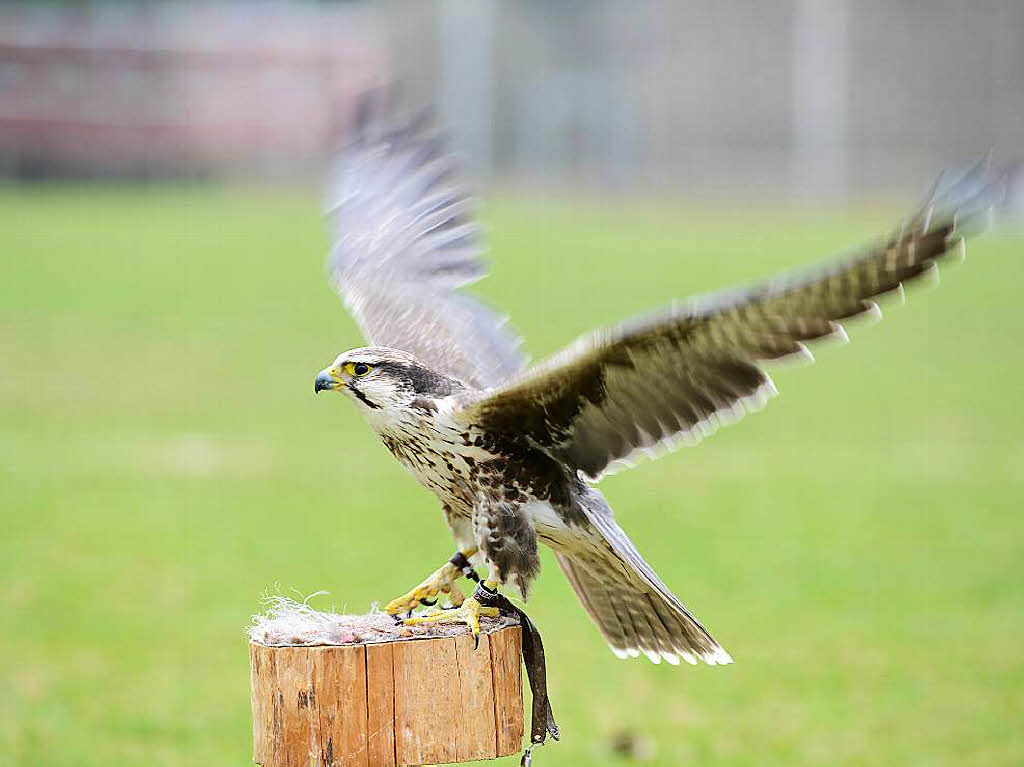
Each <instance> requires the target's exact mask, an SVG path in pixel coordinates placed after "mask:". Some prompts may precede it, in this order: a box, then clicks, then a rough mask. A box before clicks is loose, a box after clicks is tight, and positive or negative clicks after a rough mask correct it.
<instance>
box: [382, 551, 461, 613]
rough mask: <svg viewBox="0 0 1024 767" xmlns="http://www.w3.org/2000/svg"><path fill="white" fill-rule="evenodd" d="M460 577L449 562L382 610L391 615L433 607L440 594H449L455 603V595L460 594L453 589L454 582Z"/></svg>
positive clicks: (457, 570) (458, 572)
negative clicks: (421, 606) (423, 606)
mask: <svg viewBox="0 0 1024 767" xmlns="http://www.w3.org/2000/svg"><path fill="white" fill-rule="evenodd" d="M461 577H462V572H461V571H460V570H459V569H458V568H457V567H455V566H454V565H453V564H451V563H450V562H449V563H447V564H445V565H443V566H442V567H440V568H438V569H437V570H435V571H434V572H433V573H431V574H430V575H429V576H427V578H426V579H424V581H423V582H422V583H420V584H419V585H418V586H416V587H415V588H414V589H412V591H410V592H408V593H406V594H403V595H402V596H400V597H398V598H397V599H392V600H391V601H390V602H389V603H388V604H387V606H386V607H385V608H384V612H387V613H390V614H391V615H400V614H401V613H405V612H409V611H412V610H415V609H416V608H417V607H419V606H420V605H426V606H428V607H433V606H434V605H436V604H437V599H438V597H439V596H440V595H441V594H451V595H452V602H453V603H456V597H455V594H459V596H460V597H461V592H459V590H458V589H457V588H456V587H455V581H456V580H457V579H458V578H461Z"/></svg>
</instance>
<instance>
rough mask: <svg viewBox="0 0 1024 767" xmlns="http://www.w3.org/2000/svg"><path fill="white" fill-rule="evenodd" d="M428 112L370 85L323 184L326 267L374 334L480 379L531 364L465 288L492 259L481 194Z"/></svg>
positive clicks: (442, 367) (382, 342) (487, 382)
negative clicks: (390, 101) (399, 113)
mask: <svg viewBox="0 0 1024 767" xmlns="http://www.w3.org/2000/svg"><path fill="white" fill-rule="evenodd" d="M429 123H430V119H429V115H428V114H427V113H421V114H419V115H415V116H412V117H409V118H406V119H399V118H396V117H395V116H394V115H393V114H391V113H390V111H389V109H388V108H387V106H386V104H384V103H383V97H382V96H379V95H371V96H367V97H365V98H364V99H363V101H362V103H361V105H360V107H359V110H358V112H357V116H356V121H355V126H354V130H353V131H352V134H351V135H350V137H349V139H348V141H347V142H346V144H345V145H344V146H343V147H342V149H341V151H340V152H339V153H338V156H337V159H336V161H335V163H334V167H333V168H332V171H331V173H330V178H329V182H328V186H327V192H326V200H325V207H326V215H327V220H328V224H329V229H330V232H331V237H332V244H331V251H330V256H329V257H328V270H329V272H330V275H331V280H332V282H333V284H334V286H335V287H336V288H337V290H338V291H339V292H340V293H341V294H342V296H343V297H344V299H345V303H346V304H347V305H348V307H349V310H350V311H351V312H352V314H353V316H354V317H355V319H356V321H357V322H358V323H359V325H360V326H361V328H362V330H363V332H364V334H365V335H366V337H367V339H368V340H369V341H370V342H371V343H372V344H374V345H377V346H387V347H392V348H395V349H402V350H404V351H407V352H410V353H412V354H414V355H415V356H416V357H417V358H418V359H419V360H421V361H422V362H424V363H426V364H427V365H429V366H430V367H432V368H433V369H435V370H438V371H440V372H443V373H446V374H448V375H451V376H454V377H455V378H458V379H459V380H461V381H464V382H465V383H467V384H470V385H471V386H478V387H484V386H491V385H494V384H496V383H499V382H500V381H503V380H505V379H507V378H508V377H509V376H511V375H512V374H514V373H516V372H518V371H519V369H520V368H521V367H522V363H523V358H522V355H521V354H520V352H519V340H518V339H517V338H516V337H515V336H514V335H513V334H512V333H510V332H509V330H508V329H507V327H506V323H505V320H504V319H503V318H501V317H499V316H498V315H497V314H495V313H494V312H493V311H491V310H490V309H489V308H488V307H486V306H484V305H483V304H482V303H480V302H479V301H478V300H476V299H475V298H473V297H471V296H467V295H464V294H462V293H458V292H457V289H458V288H460V287H462V286H463V285H466V284H468V283H471V282H474V281H476V280H479V279H480V278H481V277H483V276H484V275H485V274H486V273H487V271H486V267H485V265H484V263H483V260H482V259H481V256H482V254H483V250H484V248H483V243H482V232H481V229H480V227H479V225H478V224H477V223H476V221H475V220H474V218H473V201H472V199H471V198H470V196H469V194H468V192H467V190H466V189H465V187H464V185H463V184H462V183H461V181H460V180H459V178H458V175H459V174H458V172H457V171H458V169H457V166H456V163H455V161H454V159H453V158H452V157H451V156H450V155H449V154H447V153H446V152H445V151H444V142H443V141H442V139H441V138H440V137H438V136H437V135H435V134H433V133H431V132H430V130H429V128H430V125H429Z"/></svg>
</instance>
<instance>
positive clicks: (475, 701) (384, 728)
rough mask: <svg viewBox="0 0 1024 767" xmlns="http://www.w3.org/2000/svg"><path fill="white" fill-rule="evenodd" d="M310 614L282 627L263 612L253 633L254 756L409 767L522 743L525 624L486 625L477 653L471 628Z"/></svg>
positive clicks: (280, 765)
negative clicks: (468, 631)
mask: <svg viewBox="0 0 1024 767" xmlns="http://www.w3.org/2000/svg"><path fill="white" fill-rule="evenodd" d="M293 604H294V603H293ZM310 615H315V616H317V617H316V619H315V620H313V622H312V623H307V624H306V625H303V624H302V620H298V621H296V616H294V615H293V616H291V620H290V621H285V625H278V626H274V625H273V624H274V617H273V616H271V617H268V618H264V619H259V618H258V619H257V624H256V625H255V626H253V628H252V629H251V630H250V643H249V662H250V674H251V681H252V715H253V761H254V762H256V763H258V764H260V765H262V766H263V767H312V766H313V765H319V767H349V766H352V767H356V766H357V765H358V766H359V767H399V766H400V765H425V764H443V763H448V762H463V761H471V760H476V759H494V758H497V757H499V756H508V755H510V754H514V753H516V752H518V751H519V750H520V748H521V745H522V736H523V699H522V677H521V672H520V652H521V642H522V635H521V633H520V627H519V625H518V624H516V623H515V622H514V621H512V620H510V619H507V618H499V619H493V620H491V619H484V620H482V621H481V629H482V631H481V635H480V644H479V647H477V648H476V649H474V648H473V639H472V637H470V636H469V635H468V634H466V633H465V631H466V629H465V626H450V625H438V624H434V625H432V626H429V625H428V626H416V627H409V628H405V627H401V626H396V625H394V621H393V620H392V619H391V618H390V616H379V615H371V616H338V615H329V614H324V613H314V612H313V611H312V610H309V611H308V613H307V615H306V616H305V617H306V618H309V616H310ZM324 619H333V623H328V622H327V621H325V620H324ZM261 620H262V622H261ZM346 621H347V623H346ZM279 622H280V621H279ZM353 622H354V623H353ZM347 625H355V628H353V629H351V630H349V629H347V628H346V626H347ZM368 627H369V628H368ZM456 632H459V633H456ZM325 640H326V641H325Z"/></svg>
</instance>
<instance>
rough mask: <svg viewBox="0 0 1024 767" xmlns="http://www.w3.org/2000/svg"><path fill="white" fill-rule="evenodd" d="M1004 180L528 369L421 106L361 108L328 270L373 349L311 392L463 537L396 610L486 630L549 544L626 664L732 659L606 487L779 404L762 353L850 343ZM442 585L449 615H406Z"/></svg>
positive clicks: (959, 234) (941, 189)
mask: <svg viewBox="0 0 1024 767" xmlns="http://www.w3.org/2000/svg"><path fill="white" fill-rule="evenodd" d="M1005 185H1006V176H1005V175H1001V174H996V173H993V172H992V171H990V170H989V169H988V167H987V162H986V163H982V164H979V166H977V167H976V168H974V169H972V170H971V171H968V172H967V173H966V174H964V175H962V176H960V177H958V178H943V177H941V176H940V178H939V180H938V181H937V182H936V184H935V186H934V187H933V189H932V190H931V193H930V194H929V195H928V197H927V199H926V201H925V203H924V204H923V205H921V206H920V207H919V208H918V209H917V211H916V212H914V213H913V214H912V215H910V216H909V217H907V218H906V219H905V220H903V221H902V222H901V223H900V224H899V225H898V226H897V227H896V228H895V230H894V231H893V232H892V233H891V234H890V235H888V236H885V237H882V238H880V239H878V240H877V241H875V242H872V243H870V244H868V245H866V246H863V247H861V248H860V249H858V250H855V251H854V252H852V253H850V254H848V255H847V256H845V257H842V258H839V259H835V260H833V261H831V262H828V263H826V264H824V265H819V266H817V267H812V268H810V269H808V270H805V271H803V272H798V273H793V274H786V275H783V276H781V277H778V278H776V279H773V280H771V281H768V282H765V283H763V284H759V285H755V286H753V287H748V288H744V289H738V290H729V291H726V292H722V293H717V294H713V295H705V296H701V297H694V298H690V299H687V300H683V301H678V302H676V303H673V304H671V305H670V306H668V308H665V309H662V310H661V311H657V312H655V313H653V314H650V315H648V316H643V317H639V318H636V319H632V320H629V321H626V322H624V323H622V324H619V325H614V326H611V327H606V328H602V329H600V330H596V331H594V332H592V333H590V334H588V335H585V336H583V337H581V338H579V339H577V340H576V341H574V342H573V343H571V344H569V346H567V347H566V348H565V349H563V350H562V351H560V352H558V353H557V354H555V355H554V356H552V357H550V358H549V359H547V360H545V361H543V362H540V363H538V364H534V365H530V366H527V365H526V361H525V358H524V356H523V354H522V353H521V351H520V342H519V339H518V338H516V336H515V335H514V334H513V333H512V332H511V331H510V330H509V328H508V326H507V325H506V323H505V320H504V319H503V318H502V317H500V316H499V315H497V314H495V313H494V312H493V311H492V310H491V309H489V308H487V307H486V306H484V305H483V304H482V303H481V302H479V301H478V300H476V299H475V298H473V297H471V296H470V295H467V294H465V293H462V292H459V288H461V287H463V286H465V285H467V284H469V283H472V282H474V281H476V280H478V279H480V278H481V277H483V276H484V274H485V271H486V270H485V265H484V263H483V261H482V260H481V256H482V252H483V249H484V248H483V244H482V237H481V229H480V227H479V226H478V225H477V223H475V221H474V215H473V214H474V211H473V201H472V199H471V197H470V196H469V194H468V192H467V190H466V188H465V186H464V185H463V183H462V181H461V180H460V177H459V173H458V168H457V165H456V162H455V161H454V159H453V158H452V157H451V156H450V155H449V154H448V153H447V150H446V148H445V144H444V141H443V140H442V138H441V137H440V136H439V134H437V132H436V131H435V129H434V128H433V123H432V120H431V118H430V117H429V115H428V114H427V113H424V114H414V115H412V116H406V115H404V114H400V113H399V110H398V109H396V108H395V107H394V106H393V105H389V104H385V103H384V101H383V100H381V99H374V98H368V99H365V100H364V101H363V102H362V103H361V105H360V107H359V109H358V110H357V115H356V118H355V120H354V128H353V130H352V131H351V134H350V139H349V140H348V141H347V143H346V144H345V145H344V146H343V147H342V149H341V150H340V151H339V153H338V155H337V158H336V161H335V163H334V166H333V168H332V170H331V173H330V174H329V182H328V189H327V198H326V218H327V221H328V226H329V229H330V234H331V236H332V246H331V250H330V255H329V257H328V271H329V274H330V278H331V281H332V282H333V285H334V287H335V288H336V289H337V290H338V292H339V293H340V294H341V296H342V297H343V299H344V301H345V303H346V305H347V306H348V309H349V311H350V312H351V313H352V315H353V317H354V318H355V319H356V321H357V323H358V324H359V326H360V327H361V328H362V330H363V332H364V334H365V336H366V338H367V340H368V341H369V343H370V344H371V345H370V346H366V347H363V348H358V349H352V350H349V351H346V352H344V353H342V354H341V355H339V356H338V357H337V359H335V361H334V362H333V363H332V364H331V365H329V366H328V367H327V368H325V369H324V370H322V371H320V373H319V374H318V375H317V376H316V379H315V384H314V389H315V391H316V392H320V391H327V390H330V391H338V392H342V393H344V394H345V395H347V396H348V397H349V398H350V399H351V400H352V402H353V403H354V404H355V406H356V407H357V408H358V409H359V411H360V412H361V413H362V414H363V416H364V417H365V419H366V421H367V422H368V423H369V425H370V427H371V428H372V429H373V430H374V431H375V432H376V433H377V435H378V436H379V437H380V439H381V440H382V441H383V443H384V445H385V446H386V447H387V449H388V450H389V451H391V453H392V454H393V455H394V456H395V457H396V458H397V459H398V460H399V461H400V462H401V464H402V465H403V466H404V467H405V468H406V469H408V470H409V471H410V472H411V473H412V475H413V476H414V477H415V478H416V479H417V480H418V481H419V482H420V483H421V484H422V485H423V486H424V487H426V488H427V489H428V490H430V491H431V492H433V493H434V495H436V496H437V499H438V501H439V502H440V504H441V508H442V509H443V513H444V517H445V519H446V520H447V523H448V525H449V526H450V527H451V531H452V534H453V535H454V538H455V541H456V545H457V551H456V553H455V555H454V556H453V557H452V558H451V559H450V560H449V561H448V562H447V563H445V564H444V565H442V566H441V567H440V568H439V569H438V570H436V571H435V572H434V573H432V574H431V575H430V576H428V577H427V578H426V579H425V580H424V581H423V582H422V583H420V584H419V585H417V586H416V587H415V588H413V589H412V590H410V591H409V592H408V593H407V594H404V595H403V596H400V597H398V598H397V599H395V600H393V601H392V602H390V603H389V604H388V605H387V606H386V608H385V609H386V610H387V612H389V613H391V614H393V615H396V616H401V615H403V614H406V613H407V614H408V616H409V617H407V618H406V619H405V620H406V622H407V623H423V622H433V621H437V622H459V623H465V624H467V625H468V626H469V629H470V631H471V632H472V633H473V634H474V635H477V634H478V633H479V630H480V629H479V618H480V616H481V615H493V614H495V613H496V610H495V608H493V607H489V606H487V602H488V599H487V596H488V595H493V594H494V592H495V591H496V590H498V589H499V588H500V587H502V586H511V587H515V588H517V589H518V590H519V591H520V592H521V594H522V595H523V597H524V598H526V597H527V596H528V594H529V588H530V585H531V583H532V582H533V580H534V578H536V577H537V574H538V572H539V570H540V560H539V558H538V553H537V549H538V544H539V543H543V544H545V545H547V546H550V547H551V548H552V549H553V550H554V551H555V556H556V558H557V560H558V563H559V565H560V566H561V568H562V570H563V572H564V573H565V576H566V578H568V580H569V582H570V583H571V584H572V587H573V589H574V590H575V592H576V594H577V596H578V597H579V600H580V602H581V603H582V604H583V607H584V609H585V610H586V611H587V612H588V613H589V614H590V617H591V618H592V619H593V620H594V622H595V623H596V624H597V627H598V628H599V629H600V631H601V633H602V634H603V635H604V638H605V639H606V640H607V642H608V644H609V645H610V646H611V649H612V651H613V652H614V653H615V654H616V655H618V656H620V657H630V656H632V657H636V656H639V655H640V654H641V653H642V654H644V655H646V656H647V657H648V658H650V659H651V660H652V661H654V662H655V663H658V662H660V661H661V660H665V661H667V662H669V663H672V664H678V663H679V662H680V660H683V661H687V662H688V663H691V664H695V663H697V661H698V660H702V661H704V662H705V663H708V664H711V665H719V664H726V663H730V662H731V660H732V659H731V658H730V656H729V654H728V653H727V652H726V651H725V650H724V649H723V648H722V646H721V645H719V643H718V642H717V641H715V639H714V638H713V637H712V635H711V634H710V633H709V631H708V630H707V629H706V628H705V627H704V626H703V625H702V624H701V623H700V622H699V621H698V620H697V619H696V618H695V617H694V616H693V615H692V614H691V613H690V611H689V610H687V608H686V607H685V606H684V604H683V603H682V602H681V601H680V600H679V599H678V598H677V597H676V596H675V594H673V593H672V591H671V590H670V589H669V588H668V586H666V585H665V584H664V583H663V582H662V580H661V579H660V578H659V577H658V575H657V573H655V571H654V569H653V568H652V567H651V566H650V565H649V564H648V563H647V561H646V560H645V559H644V557H643V556H642V555H641V553H640V552H639V551H638V550H637V548H636V546H635V545H634V544H633V543H632V542H631V541H630V539H629V537H628V536H627V535H626V533H625V532H624V531H623V529H622V528H621V527H620V526H619V524H618V522H617V521H616V518H615V515H614V513H613V511H612V508H611V506H610V505H609V504H608V501H607V500H606V499H605V497H604V496H603V495H602V494H601V492H600V491H599V490H598V489H597V488H596V487H594V483H596V482H597V481H598V480H600V479H601V477H603V476H604V475H606V474H608V473H610V472H613V471H615V470H616V469H619V468H621V467H623V466H629V465H630V464H631V463H632V462H634V461H636V460H637V459H638V458H641V457H644V456H657V455H660V454H661V453H663V452H665V451H666V450H670V449H673V448H676V447H678V446H680V445H689V444H694V443H696V442H699V441H700V440H701V439H703V438H704V437H706V436H708V435H710V434H711V433H712V432H714V431H715V430H716V429H717V428H718V427H719V426H721V425H722V424H726V423H731V422H733V421H736V420H738V419H739V418H741V417H742V416H743V415H744V414H746V413H748V412H750V411H753V410H756V409H758V408H760V407H761V406H762V405H763V404H765V402H766V401H767V400H768V399H769V398H770V397H771V396H772V395H773V394H775V387H774V386H773V384H772V380H771V378H770V377H769V375H768V373H767V372H766V369H765V367H766V365H768V364H769V363H774V362H777V361H780V360H785V359H789V358H795V357H805V358H806V357H809V356H810V352H809V351H808V344H810V343H812V342H817V341H823V340H826V339H845V337H846V334H845V332H844V330H843V325H844V323H846V322H847V321H849V320H851V319H854V318H856V317H860V316H863V315H871V314H878V305H877V300H878V299H879V298H881V297H883V296H885V295H887V294H890V293H898V294H900V295H901V296H902V291H903V285H904V284H905V283H908V282H911V281H914V280H918V279H921V278H922V277H927V276H928V275H932V274H934V273H935V272H936V264H937V262H938V261H939V260H941V259H943V258H944V257H947V256H950V255H951V254H962V253H963V249H964V238H965V236H967V235H968V234H973V233H977V232H979V231H981V230H982V229H983V228H984V224H985V221H986V220H987V218H988V217H989V213H990V212H991V210H992V209H993V208H994V206H995V205H996V204H997V203H998V202H999V201H1000V199H1001V196H1002V195H1003V194H1004V191H1005ZM540 310H541V311H543V308H542V307H540ZM476 567H481V568H485V569H486V578H485V580H484V581H483V582H482V583H479V584H478V585H477V587H476V590H475V591H474V592H473V595H472V596H468V597H467V596H464V594H463V592H462V591H461V590H460V589H459V587H458V585H457V582H458V581H459V579H460V578H462V577H463V576H469V577H473V578H474V580H476V579H477V578H476V571H475V568H476ZM442 597H444V598H446V599H447V600H448V602H449V605H448V607H447V608H444V609H434V610H431V611H428V612H421V613H419V614H416V615H414V614H413V611H414V610H415V609H417V608H419V607H420V606H421V605H425V606H428V607H433V606H434V605H436V602H437V600H438V599H439V598H442Z"/></svg>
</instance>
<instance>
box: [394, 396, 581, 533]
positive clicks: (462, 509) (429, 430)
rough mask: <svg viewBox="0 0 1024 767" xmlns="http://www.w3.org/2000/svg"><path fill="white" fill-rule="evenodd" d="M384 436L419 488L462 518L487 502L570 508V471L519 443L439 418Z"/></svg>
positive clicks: (412, 421)
mask: <svg viewBox="0 0 1024 767" xmlns="http://www.w3.org/2000/svg"><path fill="white" fill-rule="evenodd" d="M379 433H380V437H381V440H382V441H383V442H384V445H385V446H386V447H387V448H388V450H390V451H391V453H392V454H393V455H394V456H395V457H396V458H397V459H398V460H399V462H400V463H401V464H402V465H403V466H405V468H406V469H407V470H408V471H409V472H410V473H411V474H412V475H413V476H414V477H415V478H416V479H417V480H418V481H419V483H420V484H422V485H423V486H424V487H426V488H427V489H429V490H432V491H433V492H434V493H435V494H436V495H437V496H438V497H439V499H440V500H441V502H442V503H443V504H445V505H447V506H450V507H451V508H452V510H453V511H455V512H456V513H459V514H465V515H467V516H468V515H470V514H472V511H473V508H474V507H475V506H476V505H478V504H479V502H480V500H481V499H486V500H489V501H501V502H505V503H509V504H515V505H516V506H525V505H527V504H533V503H536V502H541V503H543V504H545V505H550V506H552V507H555V508H558V507H562V506H565V505H566V504H567V503H568V500H569V498H568V496H569V488H570V480H569V476H568V474H567V471H566V470H565V468H564V467H562V466H561V465H559V464H558V463H557V462H555V461H554V460H552V459H551V458H550V457H549V456H547V455H546V454H544V453H542V452H541V451H539V450H536V449H533V448H530V447H528V446H526V445H524V444H521V443H519V442H518V441H508V440H502V439H498V438H495V437H494V436H493V435H488V434H486V433H483V432H482V431H480V430H476V429H473V428H472V427H470V428H467V427H464V426H460V425H458V424H454V423H447V422H445V420H444V419H443V418H440V417H437V416H436V414H427V415H425V416H423V417H417V418H409V419H404V420H401V421H396V422H394V423H390V424H388V425H387V426H386V427H385V428H382V429H380V431H379Z"/></svg>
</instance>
